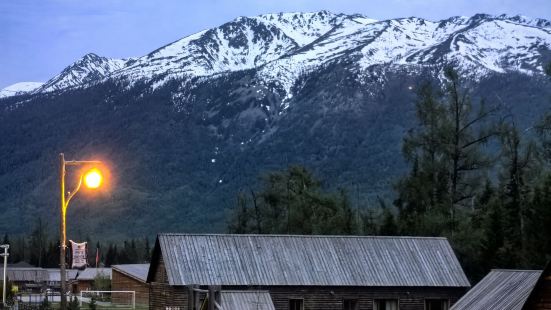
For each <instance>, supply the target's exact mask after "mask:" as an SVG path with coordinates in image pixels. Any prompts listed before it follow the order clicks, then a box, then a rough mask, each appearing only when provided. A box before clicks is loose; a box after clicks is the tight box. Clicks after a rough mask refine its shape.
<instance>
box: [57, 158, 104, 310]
mask: <svg viewBox="0 0 551 310" xmlns="http://www.w3.org/2000/svg"><path fill="white" fill-rule="evenodd" d="M59 162H60V185H61V186H60V187H61V212H60V213H61V223H60V227H59V230H60V236H61V240H60V241H61V242H60V251H59V252H60V253H59V261H60V273H61V275H60V276H61V292H60V295H61V310H66V309H67V296H66V291H67V290H66V282H65V281H66V279H65V278H66V275H67V274H66V273H65V249H66V247H67V246H66V245H65V243H66V242H67V235H66V221H65V218H66V215H67V208H68V207H69V202H70V201H71V199H72V198H73V197H74V196H75V194H76V193H77V192H78V191H79V190H80V187H81V186H82V183H83V181H84V186H86V187H88V188H90V189H96V188H98V187H100V186H101V183H102V181H103V177H102V175H101V171H100V170H98V169H97V168H92V169H90V170H88V171H86V172H84V173H81V174H80V177H79V181H78V185H77V186H76V187H75V189H74V190H73V191H71V192H65V172H66V170H65V167H66V166H97V165H100V164H101V162H100V161H75V160H72V161H66V160H65V156H64V155H63V153H61V154H59Z"/></svg>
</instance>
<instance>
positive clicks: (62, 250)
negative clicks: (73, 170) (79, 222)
mask: <svg viewBox="0 0 551 310" xmlns="http://www.w3.org/2000/svg"><path fill="white" fill-rule="evenodd" d="M59 165H60V170H59V178H60V188H61V193H60V194H61V197H60V202H61V209H60V216H61V219H60V225H59V236H60V238H61V240H60V244H59V270H60V279H61V287H60V289H61V291H60V297H61V305H60V306H61V310H66V309H67V296H66V295H65V292H66V279H65V276H66V275H67V274H66V272H65V243H66V242H67V240H66V239H67V237H66V235H65V232H66V229H65V212H66V211H67V210H66V206H65V156H64V155H63V153H61V154H59Z"/></svg>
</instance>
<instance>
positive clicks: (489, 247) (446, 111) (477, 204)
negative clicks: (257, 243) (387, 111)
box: [229, 65, 551, 281]
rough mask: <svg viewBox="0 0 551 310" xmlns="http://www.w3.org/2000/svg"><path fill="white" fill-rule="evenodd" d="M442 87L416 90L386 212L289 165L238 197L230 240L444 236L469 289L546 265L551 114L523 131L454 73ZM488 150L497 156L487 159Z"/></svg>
mask: <svg viewBox="0 0 551 310" xmlns="http://www.w3.org/2000/svg"><path fill="white" fill-rule="evenodd" d="M547 71H548V73H549V74H550V75H551V65H549V66H548V70H547ZM446 78H447V82H446V85H445V88H444V90H443V91H441V90H440V89H439V88H437V87H435V86H434V85H432V84H430V83H426V84H424V85H423V87H421V88H420V89H419V90H418V95H417V100H416V102H415V106H416V115H417V124H418V125H417V127H415V128H414V129H412V130H410V131H409V132H408V134H407V135H406V136H405V137H404V140H403V156H404V158H405V159H406V161H407V162H408V163H409V173H408V174H407V175H405V176H403V177H402V178H401V179H400V180H399V181H398V182H397V183H396V184H395V186H394V191H395V193H396V199H395V200H394V201H393V202H392V203H389V202H387V201H385V200H383V199H380V200H379V203H378V206H377V207H376V208H370V209H364V208H361V209H360V208H354V207H353V206H352V205H353V204H352V203H351V199H350V196H351V195H350V192H349V191H348V190H347V189H342V190H340V191H338V192H328V191H326V190H324V189H323V188H322V187H320V184H321V183H320V181H319V180H317V179H316V177H315V176H314V175H313V174H312V172H310V171H308V170H307V169H306V168H304V167H300V166H293V167H290V168H289V169H288V170H285V171H278V172H273V173H269V174H267V175H265V176H264V177H263V184H262V186H260V187H251V188H249V189H246V190H242V191H241V192H239V194H238V195H237V198H236V199H237V202H236V205H237V206H236V208H235V211H234V214H233V220H232V222H231V223H230V225H229V231H230V232H233V233H259V234H266V233H271V234H366V235H415V236H445V237H448V238H449V240H450V242H451V243H452V246H453V247H454V248H455V250H456V252H457V254H458V256H459V258H460V260H461V263H462V265H463V267H464V268H465V271H466V272H467V274H468V275H469V276H470V278H471V279H472V280H475V281H477V280H479V279H480V278H481V277H482V276H484V275H485V274H486V273H487V272H488V271H489V269H491V268H542V267H543V266H545V264H546V262H547V261H549V260H550V259H551V209H550V207H549V206H551V169H550V164H551V148H550V147H551V139H550V138H551V115H550V114H547V115H545V116H543V117H542V118H541V119H540V120H539V121H538V122H537V123H536V124H534V125H533V126H532V127H530V131H528V130H524V129H520V128H518V127H517V126H516V123H515V119H514V117H512V116H508V117H499V118H496V117H494V116H496V115H498V113H497V112H498V110H499V107H498V106H487V105H485V104H484V103H483V102H481V103H478V104H474V103H473V102H472V101H471V97H470V93H469V89H466V88H464V87H463V85H462V84H461V78H460V77H459V76H458V75H457V73H456V72H455V71H454V70H452V69H448V70H447V71H446ZM492 142H493V143H498V144H499V150H498V151H497V152H491V151H489V150H488V149H489V148H488V147H487V146H488V145H489V144H491V143H492ZM490 150H491V149H490Z"/></svg>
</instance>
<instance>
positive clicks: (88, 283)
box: [71, 268, 111, 293]
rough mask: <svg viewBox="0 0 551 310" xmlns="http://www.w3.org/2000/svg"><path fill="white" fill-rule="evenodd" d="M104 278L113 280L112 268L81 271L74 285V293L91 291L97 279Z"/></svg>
mask: <svg viewBox="0 0 551 310" xmlns="http://www.w3.org/2000/svg"><path fill="white" fill-rule="evenodd" d="M98 277H102V278H106V279H108V280H109V281H110V280H111V268H86V269H84V270H79V271H78V272H77V275H76V277H75V281H73V284H72V289H71V290H72V292H73V293H80V292H81V291H91V290H93V288H94V281H95V280H96V278H98Z"/></svg>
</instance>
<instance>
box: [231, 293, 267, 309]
mask: <svg viewBox="0 0 551 310" xmlns="http://www.w3.org/2000/svg"><path fill="white" fill-rule="evenodd" d="M220 298H221V306H222V308H224V309H230V310H231V309H239V310H275V307H274V303H273V302H272V298H271V297H270V293H269V292H268V291H222V292H220Z"/></svg>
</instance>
